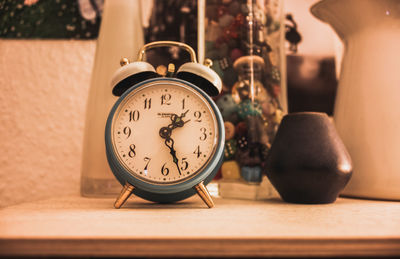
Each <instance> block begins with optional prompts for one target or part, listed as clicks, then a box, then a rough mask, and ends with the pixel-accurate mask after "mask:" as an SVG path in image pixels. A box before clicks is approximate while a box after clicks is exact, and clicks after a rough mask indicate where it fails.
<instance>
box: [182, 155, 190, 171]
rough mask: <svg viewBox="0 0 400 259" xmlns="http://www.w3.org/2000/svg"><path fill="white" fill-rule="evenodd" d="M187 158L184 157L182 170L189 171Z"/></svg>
mask: <svg viewBox="0 0 400 259" xmlns="http://www.w3.org/2000/svg"><path fill="white" fill-rule="evenodd" d="M186 159H187V158H186V157H184V158H182V161H181V162H182V166H181V170H183V171H184V170H187V169H188V167H189V163H188V161H186Z"/></svg>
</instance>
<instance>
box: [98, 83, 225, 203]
mask: <svg viewBox="0 0 400 259" xmlns="http://www.w3.org/2000/svg"><path fill="white" fill-rule="evenodd" d="M157 83H163V84H177V83H178V84H184V85H185V86H187V87H190V88H192V89H193V90H194V91H196V92H197V93H198V94H200V95H201V96H202V97H204V99H205V100H206V101H207V102H208V103H209V105H210V107H211V108H212V111H213V113H214V114H215V119H216V125H217V130H218V133H219V134H218V136H219V137H218V139H217V142H216V143H215V152H214V153H213V154H212V157H210V159H209V160H208V162H207V164H206V165H205V166H204V167H202V168H201V169H200V170H199V171H198V172H196V173H195V174H194V175H193V176H192V177H190V178H188V179H182V180H181V181H178V182H176V183H172V184H154V183H152V182H149V181H145V180H143V179H140V177H135V176H134V174H132V173H130V172H129V171H128V170H127V169H126V168H125V167H124V166H123V163H122V162H121V161H120V160H119V158H118V157H119V156H118V155H117V153H116V151H115V149H114V143H113V140H112V137H111V136H112V123H113V118H114V116H115V115H116V111H117V110H118V107H119V106H120V105H121V103H122V102H123V101H124V100H125V98H127V97H128V96H129V94H130V93H131V92H132V91H135V90H139V89H140V88H141V87H144V86H146V87H151V85H152V84H157ZM224 142H225V128H224V122H223V118H222V115H221V113H220V111H219V109H218V108H217V105H216V104H215V103H214V101H213V100H212V98H211V97H210V96H209V95H208V94H207V93H205V92H204V91H203V90H202V89H200V88H199V87H197V86H196V85H194V84H192V83H190V82H188V81H186V80H183V79H178V78H165V77H158V78H153V79H147V80H144V81H142V82H140V83H137V84H135V85H133V86H131V87H130V88H129V89H128V90H126V91H125V92H124V93H123V94H122V95H121V96H120V97H119V99H118V100H117V102H116V103H115V104H114V106H113V107H112V109H111V111H110V114H109V116H108V119H107V123H106V128H105V145H106V155H107V160H108V163H109V166H110V168H111V171H112V172H113V174H114V175H115V177H116V178H117V180H118V181H119V182H120V183H121V185H125V184H126V183H129V184H131V185H133V186H134V187H135V188H134V190H133V194H135V195H137V196H139V197H141V198H143V199H146V200H149V201H154V202H160V203H170V202H176V201H180V200H183V199H186V198H188V197H190V196H192V195H194V194H196V189H195V188H194V187H195V186H196V185H197V184H199V183H201V182H203V183H204V184H205V185H206V184H208V183H209V182H210V181H211V180H212V179H213V178H214V176H215V175H216V173H217V171H218V170H219V168H220V166H221V164H222V162H223V157H224V156H223V152H224ZM154 159H157V158H154Z"/></svg>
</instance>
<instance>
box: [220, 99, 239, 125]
mask: <svg viewBox="0 0 400 259" xmlns="http://www.w3.org/2000/svg"><path fill="white" fill-rule="evenodd" d="M217 106H218V108H219V110H220V112H221V114H222V117H224V119H225V120H226V119H227V118H229V116H230V115H231V114H232V113H235V112H236V111H237V105H236V103H235V101H234V100H233V99H232V96H231V95H230V94H224V95H223V96H221V98H219V99H218V100H217Z"/></svg>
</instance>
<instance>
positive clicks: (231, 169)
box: [221, 161, 240, 180]
mask: <svg viewBox="0 0 400 259" xmlns="http://www.w3.org/2000/svg"><path fill="white" fill-rule="evenodd" d="M221 173H222V178H223V179H229V180H235V179H240V168H239V165H238V163H237V162H236V161H227V162H224V163H223V164H222V167H221Z"/></svg>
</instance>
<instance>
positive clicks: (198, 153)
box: [193, 145, 203, 158]
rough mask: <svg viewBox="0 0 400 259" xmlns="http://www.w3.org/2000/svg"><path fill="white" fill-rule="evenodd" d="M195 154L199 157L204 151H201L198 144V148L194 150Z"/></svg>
mask: <svg viewBox="0 0 400 259" xmlns="http://www.w3.org/2000/svg"><path fill="white" fill-rule="evenodd" d="M193 154H195V155H197V158H199V157H200V155H201V154H203V152H201V151H200V146H199V145H198V146H197V148H196V149H195V150H194V151H193Z"/></svg>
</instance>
